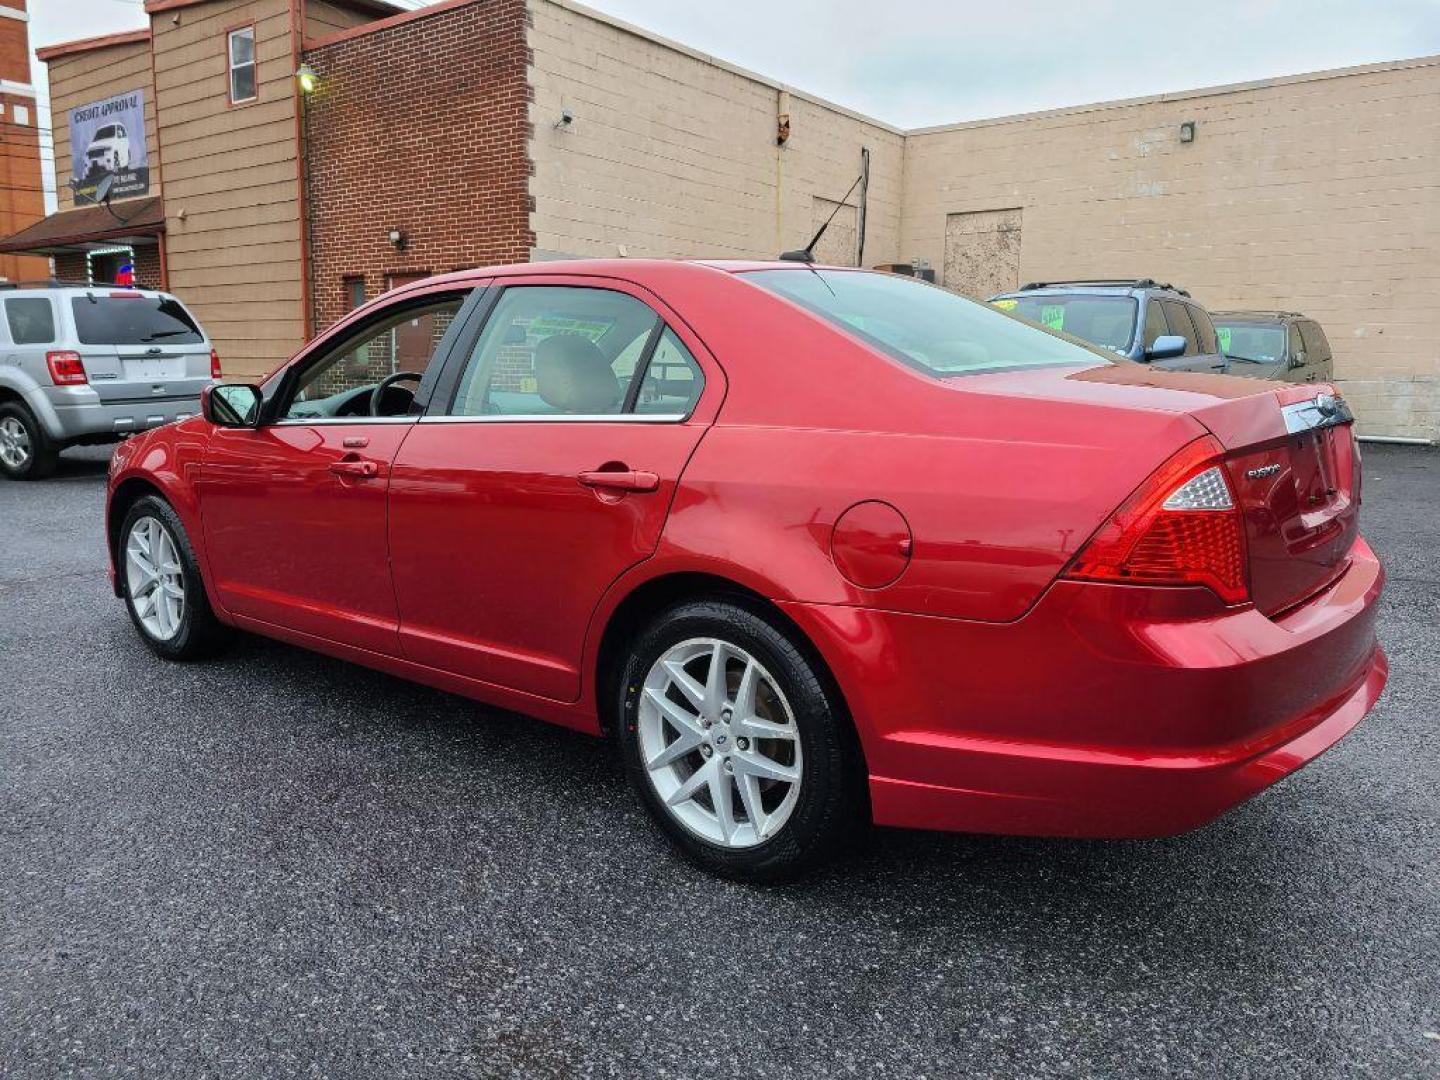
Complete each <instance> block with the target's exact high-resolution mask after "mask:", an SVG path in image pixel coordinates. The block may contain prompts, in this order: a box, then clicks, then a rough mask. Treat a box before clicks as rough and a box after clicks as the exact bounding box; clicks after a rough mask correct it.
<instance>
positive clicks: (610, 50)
mask: <svg viewBox="0 0 1440 1080" xmlns="http://www.w3.org/2000/svg"><path fill="white" fill-rule="evenodd" d="M530 10H531V16H532V27H531V30H530V48H531V50H532V53H533V66H532V68H531V72H530V77H531V84H532V87H533V90H534V101H533V103H532V104H531V108H530V118H531V122H532V125H533V128H534V134H533V138H532V140H531V149H530V156H531V159H532V160H533V162H534V177H533V179H532V181H531V186H530V190H531V194H532V195H533V196H534V198H535V210H534V213H533V214H532V215H531V227H532V229H533V230H534V232H535V244H536V248H537V249H539V250H540V251H542V252H545V251H553V252H563V253H567V254H572V255H592V256H613V255H615V254H617V253H618V252H619V249H620V248H621V246H624V248H625V249H626V251H627V252H628V253H629V254H630V255H634V256H698V255H712V256H736V257H756V256H760V257H765V258H770V257H773V256H774V255H776V254H777V253H778V252H779V251H781V250H782V249H785V248H794V247H800V246H802V245H804V244H805V243H806V242H807V241H808V240H809V239H810V236H811V234H812V233H813V232H814V226H813V225H812V224H811V222H812V220H813V213H814V198H815V197H817V196H818V197H823V198H827V199H831V200H836V199H839V198H840V196H842V195H844V194H845V191H846V189H847V188H848V187H849V186H850V184H851V183H852V182H853V181H854V179H855V177H856V176H857V175H858V174H859V171H860V147H861V146H862V145H865V146H869V147H870V150H871V154H872V164H871V182H870V199H869V225H868V228H867V239H866V249H865V262H866V263H867V264H873V263H880V262H891V261H894V260H895V257H896V254H897V247H896V242H897V234H898V229H899V213H900V203H899V200H900V185H901V170H902V165H903V145H904V140H903V137H902V136H901V135H900V134H898V133H897V132H894V131H891V130H889V129H887V128H885V127H884V126H882V125H879V124H875V123H867V122H865V121H864V120H862V119H859V118H857V117H855V116H853V115H851V114H848V113H846V112H845V111H844V110H841V109H839V108H836V107H833V106H828V105H825V104H823V103H821V102H818V101H815V100H813V99H809V98H806V97H802V96H800V95H799V94H792V95H791V98H790V115H791V138H790V141H789V143H788V145H786V146H785V147H784V148H783V149H782V148H777V147H776V145H775V130H776V129H775V123H776V113H777V96H778V93H779V88H778V87H777V86H776V84H774V83H770V82H767V81H765V80H764V79H762V78H760V77H758V76H752V75H749V74H747V73H744V72H741V71H739V70H737V69H734V68H731V67H728V66H726V65H723V64H721V63H720V62H718V61H715V60H713V59H711V58H709V57H705V56H702V55H700V54H697V53H693V52H690V51H688V50H685V49H684V48H683V47H671V46H669V45H666V44H664V43H662V42H658V41H655V40H653V39H651V38H647V37H643V36H641V35H639V34H636V33H633V32H631V31H629V30H627V29H625V28H624V27H622V26H618V25H615V24H614V23H613V22H611V21H609V20H605V19H602V18H599V17H596V16H595V15H593V14H592V13H589V12H587V11H585V10H584V9H578V8H576V7H575V6H573V5H570V4H568V3H558V2H556V0H532V2H531V4H530ZM566 108H568V109H570V110H571V112H572V113H573V114H574V117H575V120H574V123H573V124H571V125H570V126H569V127H567V128H564V129H561V130H556V129H555V127H554V124H555V121H556V120H558V119H559V117H560V113H561V110H562V109H566ZM852 202H853V199H852ZM842 216H844V215H843V213H842ZM851 220H852V221H853V216H852V218H851ZM838 222H839V219H838V218H837V223H838ZM851 231H852V234H853V228H852V230H851Z"/></svg>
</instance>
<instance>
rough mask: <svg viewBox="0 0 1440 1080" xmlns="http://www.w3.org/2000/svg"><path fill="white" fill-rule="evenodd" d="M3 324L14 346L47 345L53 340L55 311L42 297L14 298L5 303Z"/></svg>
mask: <svg viewBox="0 0 1440 1080" xmlns="http://www.w3.org/2000/svg"><path fill="white" fill-rule="evenodd" d="M5 322H6V323H7V324H8V325H9V327H10V340H11V341H13V342H14V343H15V344H16V345H49V344H51V343H53V342H54V340H55V309H54V308H53V307H51V306H50V301H49V300H48V299H46V298H45V297H43V296H14V297H10V298H9V299H7V300H6V301H5Z"/></svg>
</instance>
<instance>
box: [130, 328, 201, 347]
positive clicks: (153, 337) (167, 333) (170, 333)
mask: <svg viewBox="0 0 1440 1080" xmlns="http://www.w3.org/2000/svg"><path fill="white" fill-rule="evenodd" d="M194 332H195V331H193V330H157V331H155V333H153V334H150V335H148V336H147V337H145V338H144V339H142V340H141V342H140V344H141V345H144V344H145V343H146V342H148V341H159V340H160V339H161V338H162V337H175V336H176V335H178V334H193V333H194Z"/></svg>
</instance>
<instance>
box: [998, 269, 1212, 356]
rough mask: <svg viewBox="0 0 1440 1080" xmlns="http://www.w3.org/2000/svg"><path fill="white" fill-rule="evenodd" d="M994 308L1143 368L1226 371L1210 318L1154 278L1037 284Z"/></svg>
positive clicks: (1000, 298) (1173, 288) (1182, 293)
mask: <svg viewBox="0 0 1440 1080" xmlns="http://www.w3.org/2000/svg"><path fill="white" fill-rule="evenodd" d="M990 302H991V303H992V304H994V305H995V306H996V307H998V308H1000V309H1001V310H1002V311H1008V312H1010V313H1011V314H1013V315H1019V316H1021V317H1022V318H1026V319H1029V320H1030V321H1031V322H1038V323H1040V324H1042V325H1044V326H1048V327H1049V328H1050V329H1052V330H1058V331H1061V332H1063V333H1066V334H1071V335H1073V336H1074V337H1078V338H1080V339H1081V340H1082V341H1088V342H1089V343H1090V344H1092V345H1098V346H1099V347H1100V348H1102V349H1106V350H1108V351H1109V352H1112V353H1114V354H1115V355H1117V356H1123V357H1125V358H1126V359H1127V360H1134V361H1136V362H1137V363H1141V364H1150V365H1152V366H1154V367H1157V368H1161V369H1163V370H1165V371H1218V372H1223V371H1224V370H1225V357H1224V355H1223V354H1222V353H1221V352H1220V345H1219V342H1218V341H1217V339H1216V336H1215V325H1214V324H1213V323H1212V322H1211V321H1210V315H1209V313H1208V312H1207V311H1206V310H1205V309H1204V308H1203V307H1201V306H1200V305H1199V304H1197V303H1196V302H1195V301H1194V300H1193V299H1192V298H1191V296H1190V294H1189V293H1188V292H1186V291H1185V290H1184V289H1181V288H1178V287H1176V286H1174V285H1169V284H1162V283H1160V282H1156V281H1154V280H1152V279H1150V278H1135V279H1127V280H1121V279H1106V280H1096V281H1051V282H1043V281H1037V282H1032V283H1031V284H1029V285H1022V286H1020V289H1019V290H1018V291H1017V292H1013V293H1003V294H1001V295H999V296H992V297H991V298H990Z"/></svg>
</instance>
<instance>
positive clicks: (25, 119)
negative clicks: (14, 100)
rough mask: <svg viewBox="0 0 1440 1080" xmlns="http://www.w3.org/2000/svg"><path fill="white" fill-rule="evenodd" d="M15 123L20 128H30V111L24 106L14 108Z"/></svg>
mask: <svg viewBox="0 0 1440 1080" xmlns="http://www.w3.org/2000/svg"><path fill="white" fill-rule="evenodd" d="M15 123H17V124H19V125H20V126H21V127H29V126H30V110H29V109H27V108H26V107H25V106H24V105H16V106H15Z"/></svg>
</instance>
